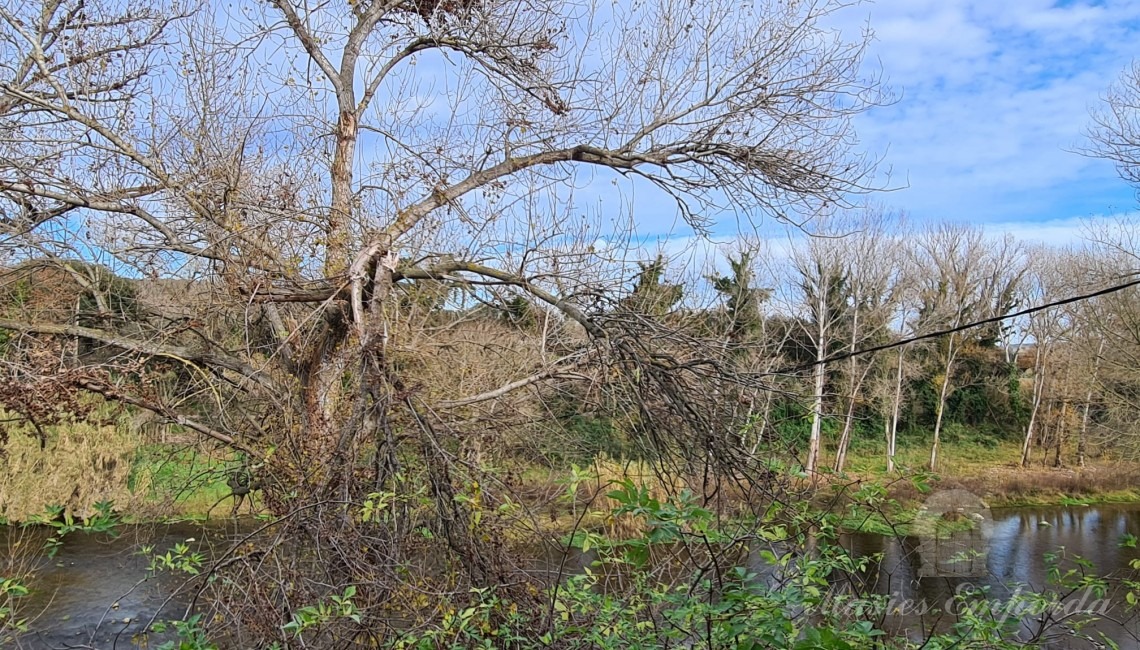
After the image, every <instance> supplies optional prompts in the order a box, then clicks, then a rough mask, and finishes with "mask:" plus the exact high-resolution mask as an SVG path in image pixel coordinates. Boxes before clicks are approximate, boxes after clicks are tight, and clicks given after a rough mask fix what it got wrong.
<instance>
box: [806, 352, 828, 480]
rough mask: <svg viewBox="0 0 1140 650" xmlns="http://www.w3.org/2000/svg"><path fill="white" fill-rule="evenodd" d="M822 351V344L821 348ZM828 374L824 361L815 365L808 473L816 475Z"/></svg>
mask: <svg viewBox="0 0 1140 650" xmlns="http://www.w3.org/2000/svg"><path fill="white" fill-rule="evenodd" d="M819 349H820V351H821V352H822V350H823V348H822V346H821V347H820V348H819ZM816 358H817V360H821V359H822V358H823V354H822V353H821V354H819V355H818V356H817V357H816ZM825 375H826V367H825V364H823V363H817V364H816V366H815V381H814V386H815V391H814V393H813V396H812V404H811V437H810V438H809V440H808V460H807V468H806V469H807V473H808V474H812V475H814V474H815V472H816V470H817V469H818V468H819V456H820V448H821V446H822V445H821V442H822V432H823V419H822V418H823V386H824V379H825Z"/></svg>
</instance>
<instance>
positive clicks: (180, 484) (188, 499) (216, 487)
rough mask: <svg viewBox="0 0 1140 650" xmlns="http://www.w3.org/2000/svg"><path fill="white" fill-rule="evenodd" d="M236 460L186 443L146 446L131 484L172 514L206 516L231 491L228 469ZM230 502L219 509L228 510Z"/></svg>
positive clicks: (138, 493) (139, 494) (150, 502)
mask: <svg viewBox="0 0 1140 650" xmlns="http://www.w3.org/2000/svg"><path fill="white" fill-rule="evenodd" d="M233 462H234V461H233V460H232V459H229V458H225V457H218V456H212V455H206V454H202V453H199V452H198V451H197V450H195V449H194V448H191V447H186V446H182V445H179V446H171V445H158V444H151V445H144V446H143V447H140V448H139V451H138V453H137V454H136V456H135V461H134V465H133V467H132V470H131V477H130V482H129V484H128V487H130V488H131V490H132V492H134V493H135V496H136V498H139V499H141V501H142V502H143V506H142V507H141V508H140V510H141V511H143V512H145V511H146V510H148V509H149V508H147V507H146V506H147V505H151V506H159V507H169V508H170V509H171V510H170V511H169V512H168V514H173V515H175V516H176V517H186V518H191V519H197V518H202V517H205V516H206V512H207V510H209V509H210V507H211V506H213V505H214V504H215V503H217V502H218V501H219V500H221V499H223V498H224V497H226V496H227V495H229V493H230V489H229V487H228V486H227V485H226V478H225V477H226V470H227V468H232V467H233ZM230 507H231V505H230V504H229V503H228V502H225V503H222V504H220V505H219V506H218V507H217V508H215V510H214V512H213V513H212V516H216V515H218V513H219V511H221V512H223V513H225V512H228V510H229V508H230Z"/></svg>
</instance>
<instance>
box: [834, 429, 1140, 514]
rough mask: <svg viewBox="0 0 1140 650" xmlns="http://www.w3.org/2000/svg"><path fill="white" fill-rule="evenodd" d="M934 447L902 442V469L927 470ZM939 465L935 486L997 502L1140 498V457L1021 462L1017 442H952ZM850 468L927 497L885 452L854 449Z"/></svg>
mask: <svg viewBox="0 0 1140 650" xmlns="http://www.w3.org/2000/svg"><path fill="white" fill-rule="evenodd" d="M929 453H930V450H929V448H928V447H925V446H922V447H919V446H914V447H904V448H900V449H899V452H898V454H897V455H896V462H897V464H898V466H899V468H901V472H900V473H901V475H906V474H907V473H913V472H923V473H925V472H926V463H927V462H928V459H929ZM941 456H942V461H941V462H940V464H939V467H938V471H936V472H933V473H932V476H931V477H930V479H929V481H927V482H928V483H929V485H930V487H931V488H932V489H933V490H950V489H961V490H967V491H969V492H972V493H974V494H976V495H978V496H979V497H981V498H982V499H983V500H985V501H986V503H987V504H989V505H990V506H991V507H1012V506H1046V505H1077V504H1093V503H1135V502H1140V463H1137V462H1134V461H1126V460H1121V459H1114V458H1107V457H1098V458H1089V459H1088V460H1087V462H1086V463H1085V466H1084V467H1074V466H1069V465H1064V466H1061V467H1054V466H1052V457H1050V458H1049V459H1048V461H1049V462H1047V463H1044V464H1043V463H1042V461H1041V459H1040V458H1038V459H1036V460H1035V461H1034V462H1031V463H1030V465H1029V467H1021V465H1020V462H1019V461H1020V457H1021V449H1020V447H1019V446H1018V445H1016V444H1012V443H1002V444H997V445H993V446H979V445H961V444H959V445H946V446H944V447H943V449H942V452H941ZM848 467H849V471H848V474H849V475H850V476H852V477H854V478H856V479H859V480H863V481H873V482H877V483H880V484H883V485H888V484H889V485H890V489H889V496H890V497H891V498H893V499H895V500H897V501H899V502H900V504H902V505H912V504H914V503H916V502H921V501H922V500H923V499H924V498H925V495H924V494H923V492H922V491H920V490H918V489H917V488H916V487H915V486H914V485H913V484H912V483H911V482H909V481H892V480H891V479H892V478H893V477H892V476H889V475H888V474H887V472H886V462H885V460H884V459H883V458H881V456H879V457H876V456H872V455H870V454H854V455H853V457H852V460H851V462H850V463H849V466H848Z"/></svg>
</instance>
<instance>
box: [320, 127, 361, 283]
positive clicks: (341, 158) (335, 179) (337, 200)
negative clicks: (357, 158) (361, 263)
mask: <svg viewBox="0 0 1140 650" xmlns="http://www.w3.org/2000/svg"><path fill="white" fill-rule="evenodd" d="M357 134H358V132H357V124H356V115H355V114H354V113H353V111H351V110H343V109H342V110H341V111H340V116H339V118H338V119H337V124H336V145H335V149H334V150H333V159H332V166H331V168H330V170H329V178H330V182H331V185H332V202H331V204H330V209H329V217H328V225H327V227H326V229H325V232H326V238H327V241H326V244H325V245H326V248H325V276H326V277H333V276H335V275H337V274H339V273H341V272H343V271H344V270H345V269H346V268H348V264H349V250H348V248H349V244H350V241H349V224H350V223H351V219H352V157H353V153H354V152H355V151H356V138H357Z"/></svg>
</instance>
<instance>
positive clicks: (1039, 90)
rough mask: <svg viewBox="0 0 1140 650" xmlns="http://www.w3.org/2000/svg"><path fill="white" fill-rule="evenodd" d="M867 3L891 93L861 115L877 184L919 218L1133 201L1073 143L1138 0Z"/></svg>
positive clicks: (989, 218) (1127, 37) (1097, 207)
mask: <svg viewBox="0 0 1140 650" xmlns="http://www.w3.org/2000/svg"><path fill="white" fill-rule="evenodd" d="M868 14H869V17H870V24H871V27H872V29H873V30H874V31H875V38H876V41H875V43H874V44H873V46H872V48H871V51H870V58H869V61H870V62H872V63H874V64H876V65H881V66H882V71H883V73H884V74H885V75H886V76H887V78H888V81H889V83H890V85H891V86H892V87H894V88H895V89H896V90H897V91H899V95H900V99H899V101H898V102H897V103H895V104H894V105H891V106H888V107H884V108H881V109H877V110H875V111H873V112H871V113H870V114H868V115H866V116H863V117H862V118H860V119H859V122H858V126H859V129H860V134H861V136H862V138H863V141H864V144H865V146H867V147H868V148H869V149H870V150H872V151H886V154H885V160H884V163H885V165H886V166H887V167H888V168H890V169H891V170H892V172H893V175H894V176H893V179H892V183H893V184H894V185H896V186H901V185H906V186H907V187H905V189H901V190H899V191H898V192H895V193H893V194H891V195H889V196H887V197H886V200H887V201H888V202H890V203H891V204H892V205H895V206H898V207H900V208H904V209H907V210H908V211H910V212H911V213H912V214H914V215H915V216H916V217H918V218H920V219H927V218H954V219H968V220H974V221H980V222H999V221H1005V222H1017V221H1022V220H1032V219H1058V218H1064V217H1069V216H1079V215H1087V214H1092V213H1096V212H1101V211H1106V210H1109V209H1111V208H1112V207H1117V208H1120V207H1126V206H1128V205H1130V201H1131V198H1132V196H1131V189H1129V188H1128V187H1126V186H1125V185H1124V183H1123V182H1121V181H1119V180H1118V179H1117V177H1116V174H1115V171H1114V169H1113V168H1112V166H1111V165H1110V164H1108V163H1107V162H1105V161H1101V160H1095V159H1090V158H1085V157H1082V156H1080V155H1078V154H1075V153H1072V151H1073V150H1074V149H1077V148H1079V147H1080V146H1081V145H1082V144H1083V140H1082V137H1083V136H1082V133H1083V131H1084V128H1085V125H1086V124H1087V123H1088V119H1089V118H1088V110H1089V107H1090V106H1092V105H1094V104H1095V103H1096V102H1097V101H1098V98H1099V97H1100V95H1101V94H1103V92H1104V91H1105V89H1106V88H1107V87H1108V85H1109V84H1110V83H1111V82H1112V81H1113V80H1114V79H1115V78H1116V76H1117V75H1118V74H1119V72H1120V71H1121V70H1122V69H1123V67H1124V66H1125V65H1126V64H1127V62H1128V61H1129V60H1131V58H1132V57H1133V56H1135V55H1140V48H1136V46H1135V45H1134V44H1135V43H1136V42H1138V37H1140V3H1136V2H1132V1H1126V0H1106V1H1104V2H1099V3H1093V2H1087V1H1077V2H1068V3H1065V4H1063V5H1062V4H1057V3H1053V2H1049V1H1048V0H1004V1H1002V2H993V1H992V0H940V1H938V2H935V1H933V0H878V1H877V2H875V3H873V4H870V5H869V6H867V5H860V6H859V7H857V8H855V9H852V10H851V11H850V12H849V13H848V14H847V15H846V16H845V17H846V19H847V20H849V21H850V23H848V24H847V25H845V26H844V27H843V28H844V29H848V30H854V29H857V28H858V27H861V26H862V20H863V19H865V18H867V16H868Z"/></svg>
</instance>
